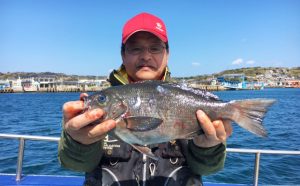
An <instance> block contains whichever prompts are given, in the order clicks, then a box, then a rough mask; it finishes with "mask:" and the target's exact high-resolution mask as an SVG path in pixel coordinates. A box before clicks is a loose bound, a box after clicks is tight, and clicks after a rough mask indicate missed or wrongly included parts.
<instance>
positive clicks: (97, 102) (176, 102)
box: [85, 81, 275, 156]
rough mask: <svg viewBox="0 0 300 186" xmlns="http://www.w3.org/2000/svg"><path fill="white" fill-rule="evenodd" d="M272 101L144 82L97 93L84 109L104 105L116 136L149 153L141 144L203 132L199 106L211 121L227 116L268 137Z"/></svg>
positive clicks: (172, 84)
mask: <svg viewBox="0 0 300 186" xmlns="http://www.w3.org/2000/svg"><path fill="white" fill-rule="evenodd" d="M274 102H275V100H273V99H247V100H233V101H230V102H223V101H221V100H220V99H219V98H218V97H217V96H216V95H214V94H212V93H209V92H207V91H202V90H200V89H194V88H189V87H187V86H185V85H183V84H176V83H167V82H162V81H144V82H140V83H133V84H128V85H123V86H114V87H109V88H107V89H105V90H102V91H100V92H97V93H95V94H94V95H91V96H89V97H87V98H86V100H85V107H86V109H94V108H102V109H104V110H105V112H106V115H105V116H104V118H103V120H106V119H115V120H116V121H117V126H116V128H115V129H114V130H113V134H114V135H115V136H116V137H118V138H119V139H121V140H123V141H125V142H127V143H129V144H131V145H133V146H134V147H135V148H137V149H138V150H140V151H142V152H144V153H146V154H148V155H149V153H150V152H148V153H147V152H145V151H148V150H145V149H141V146H145V145H150V144H155V143H162V142H166V141H170V140H174V139H191V138H193V137H194V136H196V135H199V134H201V133H203V131H202V129H201V128H200V126H199V124H198V121H197V118H196V111H197V110H198V109H201V110H203V111H204V112H205V113H206V114H207V115H208V116H209V117H210V119H211V120H216V119H229V120H231V121H234V122H235V123H237V124H238V125H240V126H241V127H243V128H245V129H247V130H248V131H250V132H252V133H254V134H256V135H258V136H266V131H265V129H264V128H263V126H262V118H263V117H264V115H265V113H266V111H267V108H268V107H269V106H270V105H272V104H273V103H274ZM136 145H139V146H140V147H137V146H136ZM150 156H151V153H150Z"/></svg>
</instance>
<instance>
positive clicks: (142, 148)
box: [131, 144, 158, 160]
mask: <svg viewBox="0 0 300 186" xmlns="http://www.w3.org/2000/svg"><path fill="white" fill-rule="evenodd" d="M131 146H132V147H133V148H134V149H136V150H137V151H139V152H140V153H142V154H145V155H146V156H148V157H149V158H152V159H154V160H158V157H157V156H156V155H154V154H153V153H152V151H151V149H150V148H148V147H146V146H140V145H133V144H131Z"/></svg>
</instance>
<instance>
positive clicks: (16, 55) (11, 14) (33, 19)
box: [0, 0, 300, 77]
mask: <svg viewBox="0 0 300 186" xmlns="http://www.w3.org/2000/svg"><path fill="white" fill-rule="evenodd" d="M141 12H148V13H151V14H154V15H156V16H158V17H160V18H161V19H163V20H164V22H165V24H166V26H167V32H168V38H169V45H170V56H169V63H168V66H169V68H170V70H171V72H172V76H175V77H188V76H196V75H203V74H212V73H217V72H221V71H223V70H228V69H236V68H244V67H254V66H261V67H299V66H300V1H299V0H263V1H262V0H248V1H246V0H244V1H243V0H189V1H179V0H178V1H176V0H161V1H159V0H148V1H146V0H109V1H100V0H98V1H93V0H85V1H83V0H0V72H2V73H7V72H57V73H65V74H68V75H71V74H75V75H97V76H106V75H108V74H109V72H110V71H111V70H112V69H116V68H118V67H119V66H120V65H121V63H122V60H121V55H120V46H121V34H122V28H123V25H124V24H125V22H126V21H127V20H128V19H130V18H131V17H133V16H135V15H136V14H138V13H141Z"/></svg>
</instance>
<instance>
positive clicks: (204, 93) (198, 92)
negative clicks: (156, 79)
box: [163, 82, 220, 101]
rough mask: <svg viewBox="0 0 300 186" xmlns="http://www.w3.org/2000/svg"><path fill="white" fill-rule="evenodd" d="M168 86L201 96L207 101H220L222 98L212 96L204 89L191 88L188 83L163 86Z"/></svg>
mask: <svg viewBox="0 0 300 186" xmlns="http://www.w3.org/2000/svg"><path fill="white" fill-rule="evenodd" d="M166 85H168V86H171V87H174V88H179V89H181V90H184V91H188V92H192V93H194V94H196V95H198V96H201V97H203V98H206V99H210V100H216V101H220V98H219V97H218V96H217V95H215V94H212V93H211V92H208V91H206V90H204V89H200V88H193V87H190V86H189V85H188V84H187V83H186V82H181V83H164V84H163V86H166Z"/></svg>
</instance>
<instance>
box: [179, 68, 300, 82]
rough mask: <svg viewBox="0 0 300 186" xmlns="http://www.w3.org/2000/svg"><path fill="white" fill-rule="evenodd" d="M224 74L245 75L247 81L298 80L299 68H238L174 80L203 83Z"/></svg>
mask: <svg viewBox="0 0 300 186" xmlns="http://www.w3.org/2000/svg"><path fill="white" fill-rule="evenodd" d="M225 74H245V75H246V77H247V78H248V79H256V78H257V76H259V75H266V74H270V75H273V76H274V75H275V76H278V75H281V76H286V77H290V78H293V79H300V67H294V68H286V67H249V68H238V69H230V70H225V71H222V72H219V73H214V74H208V75H199V76H191V77H182V78H176V79H179V80H180V79H185V80H189V79H194V80H199V81H203V80H206V79H211V78H214V77H218V76H222V75H225Z"/></svg>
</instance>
